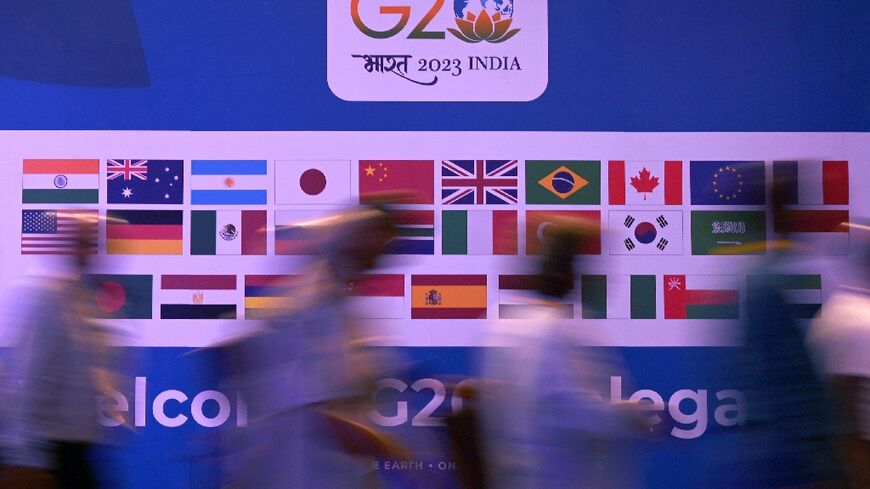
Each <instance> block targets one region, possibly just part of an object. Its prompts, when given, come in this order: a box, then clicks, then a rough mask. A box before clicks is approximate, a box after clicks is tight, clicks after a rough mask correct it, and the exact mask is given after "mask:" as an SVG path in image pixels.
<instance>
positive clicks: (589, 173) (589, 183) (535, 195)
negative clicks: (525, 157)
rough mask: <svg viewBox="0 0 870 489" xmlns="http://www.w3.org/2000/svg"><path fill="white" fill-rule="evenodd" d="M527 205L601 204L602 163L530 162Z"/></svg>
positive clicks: (527, 164)
mask: <svg viewBox="0 0 870 489" xmlns="http://www.w3.org/2000/svg"><path fill="white" fill-rule="evenodd" d="M526 203H527V204H561V205H571V204H581V205H584V204H585V205H599V204H600V203H601V162H600V161H526Z"/></svg>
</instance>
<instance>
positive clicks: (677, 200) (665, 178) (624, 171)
mask: <svg viewBox="0 0 870 489" xmlns="http://www.w3.org/2000/svg"><path fill="white" fill-rule="evenodd" d="M608 190H609V202H610V204H611V205H682V203H683V162H682V161H621V160H616V161H610V162H609V165H608Z"/></svg>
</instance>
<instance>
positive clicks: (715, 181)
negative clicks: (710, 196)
mask: <svg viewBox="0 0 870 489" xmlns="http://www.w3.org/2000/svg"><path fill="white" fill-rule="evenodd" d="M729 173H730V174H731V175H736V176H737V190H735V191H734V192H732V193H731V194H730V195H729V194H724V193H721V192H719V177H720V175H728V174H729ZM741 192H743V175H741V174H740V172H738V171H737V169H736V168H734V167H732V166H731V165H725V166H720V167H719V171H717V172H716V173H714V174H713V193H715V194H716V195H718V196H719V198H720V199H725V200H731V199H736V198H737V194H739V193H741Z"/></svg>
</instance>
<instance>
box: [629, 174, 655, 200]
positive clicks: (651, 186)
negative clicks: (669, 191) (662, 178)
mask: <svg viewBox="0 0 870 489" xmlns="http://www.w3.org/2000/svg"><path fill="white" fill-rule="evenodd" d="M638 177H640V178H638ZM631 186H632V187H634V188H635V189H636V190H637V191H638V193H642V194H648V193H652V191H653V190H655V188H656V187H658V186H659V177H651V176H650V172H649V170H647V169H646V167H643V169H642V170H641V171H640V172H639V173H638V176H637V177H631ZM643 200H646V195H644V196H643Z"/></svg>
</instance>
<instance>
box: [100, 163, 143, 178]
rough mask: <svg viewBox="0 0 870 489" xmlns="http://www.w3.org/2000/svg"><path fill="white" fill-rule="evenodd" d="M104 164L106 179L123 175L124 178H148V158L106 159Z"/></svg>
mask: <svg viewBox="0 0 870 489" xmlns="http://www.w3.org/2000/svg"><path fill="white" fill-rule="evenodd" d="M106 163H107V165H106V172H107V176H108V178H107V180H114V179H116V178H119V177H124V180H132V178H133V177H136V178H138V179H139V180H148V160H136V161H133V160H120V161H119V160H108V161H107V162H106Z"/></svg>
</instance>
